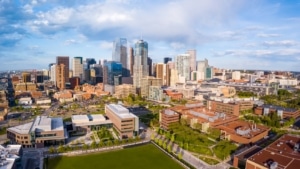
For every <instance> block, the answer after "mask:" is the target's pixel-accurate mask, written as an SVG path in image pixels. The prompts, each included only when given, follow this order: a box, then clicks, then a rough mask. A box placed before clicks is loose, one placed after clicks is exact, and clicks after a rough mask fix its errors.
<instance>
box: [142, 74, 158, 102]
mask: <svg viewBox="0 0 300 169" xmlns="http://www.w3.org/2000/svg"><path fill="white" fill-rule="evenodd" d="M141 81H142V83H141V84H142V85H141V96H142V97H146V98H148V97H149V86H159V87H161V86H162V79H160V78H155V77H152V76H148V77H145V78H142V80H141Z"/></svg>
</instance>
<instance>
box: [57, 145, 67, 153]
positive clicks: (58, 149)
mask: <svg viewBox="0 0 300 169" xmlns="http://www.w3.org/2000/svg"><path fill="white" fill-rule="evenodd" d="M57 152H58V153H63V152H65V148H64V146H62V145H59V146H58V148H57Z"/></svg>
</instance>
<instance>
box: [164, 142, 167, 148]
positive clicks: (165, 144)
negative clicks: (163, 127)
mask: <svg viewBox="0 0 300 169" xmlns="http://www.w3.org/2000/svg"><path fill="white" fill-rule="evenodd" d="M163 148H164V149H166V148H167V141H164V143H163Z"/></svg>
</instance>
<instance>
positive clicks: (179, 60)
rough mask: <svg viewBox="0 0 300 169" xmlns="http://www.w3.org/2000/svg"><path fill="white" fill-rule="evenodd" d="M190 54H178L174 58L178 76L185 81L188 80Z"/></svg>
mask: <svg viewBox="0 0 300 169" xmlns="http://www.w3.org/2000/svg"><path fill="white" fill-rule="evenodd" d="M190 57H191V56H190V54H180V55H178V56H177V57H176V60H175V69H176V70H177V71H178V75H179V78H184V79H185V81H187V80H190V72H191V71H190V60H191V59H190Z"/></svg>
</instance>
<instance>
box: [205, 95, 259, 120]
mask: <svg viewBox="0 0 300 169" xmlns="http://www.w3.org/2000/svg"><path fill="white" fill-rule="evenodd" d="M253 105H254V102H253V101H252V100H250V99H249V100H233V99H221V100H218V99H214V100H212V99H211V100H209V101H208V102H207V108H209V109H210V110H212V111H216V112H224V113H230V114H233V115H236V116H239V115H240V112H241V111H244V110H252V109H253Z"/></svg>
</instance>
